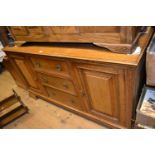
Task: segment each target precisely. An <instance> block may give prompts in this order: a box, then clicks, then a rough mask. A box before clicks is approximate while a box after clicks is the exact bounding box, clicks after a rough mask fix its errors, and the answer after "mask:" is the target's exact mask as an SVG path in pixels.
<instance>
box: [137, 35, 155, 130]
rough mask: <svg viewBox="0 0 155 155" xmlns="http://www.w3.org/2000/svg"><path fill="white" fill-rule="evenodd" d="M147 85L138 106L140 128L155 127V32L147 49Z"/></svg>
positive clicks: (138, 124)
mask: <svg viewBox="0 0 155 155" xmlns="http://www.w3.org/2000/svg"><path fill="white" fill-rule="evenodd" d="M146 73H147V76H146V77H147V80H146V83H147V86H145V87H144V88H143V91H142V95H141V98H140V100H139V104H138V107H137V118H136V125H137V126H138V127H139V128H155V34H154V36H153V38H152V40H151V42H150V45H149V46H148V49H147V56H146Z"/></svg>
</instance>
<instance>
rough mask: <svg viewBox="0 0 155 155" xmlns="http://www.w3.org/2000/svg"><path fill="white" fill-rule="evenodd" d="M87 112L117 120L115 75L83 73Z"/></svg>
mask: <svg viewBox="0 0 155 155" xmlns="http://www.w3.org/2000/svg"><path fill="white" fill-rule="evenodd" d="M83 75H84V80H85V87H86V91H87V93H88V95H89V101H90V102H89V111H90V112H91V113H93V114H95V115H98V116H101V117H108V118H110V119H114V120H117V119H118V92H117V87H118V85H117V84H118V83H117V75H114V74H108V73H98V72H92V71H84V74H83Z"/></svg>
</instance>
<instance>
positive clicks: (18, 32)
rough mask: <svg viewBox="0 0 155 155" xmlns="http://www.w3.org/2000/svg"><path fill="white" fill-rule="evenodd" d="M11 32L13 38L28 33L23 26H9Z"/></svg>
mask: <svg viewBox="0 0 155 155" xmlns="http://www.w3.org/2000/svg"><path fill="white" fill-rule="evenodd" d="M11 32H12V33H13V35H14V36H15V37H16V36H26V35H28V31H27V29H26V27H25V26H11Z"/></svg>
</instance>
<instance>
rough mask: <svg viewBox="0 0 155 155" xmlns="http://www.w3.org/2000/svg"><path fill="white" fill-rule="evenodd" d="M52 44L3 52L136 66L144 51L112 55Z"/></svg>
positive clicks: (15, 47)
mask: <svg viewBox="0 0 155 155" xmlns="http://www.w3.org/2000/svg"><path fill="white" fill-rule="evenodd" d="M52 45H53V44H52V43H49V44H48V45H45V44H41V43H40V44H39V45H38V43H37V44H31V45H25V46H14V47H5V48H4V49H3V50H4V51H7V52H16V53H27V54H36V55H44V56H52V57H59V58H73V59H79V60H89V61H97V62H110V63H117V64H126V65H132V66H136V65H138V63H139V60H140V59H141V57H142V55H143V53H144V50H141V53H140V54H117V53H112V52H110V51H108V50H106V49H103V48H98V47H95V46H91V45H90V46H88V44H87V45H86V46H83V45H81V44H77V45H76V46H73V45H72V46H63V45H62V44H59V46H58V45H57V46H55V45H53V46H52Z"/></svg>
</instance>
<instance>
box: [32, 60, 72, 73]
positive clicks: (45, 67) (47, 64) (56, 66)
mask: <svg viewBox="0 0 155 155" xmlns="http://www.w3.org/2000/svg"><path fill="white" fill-rule="evenodd" d="M31 60H32V63H33V65H34V67H35V69H36V70H39V71H42V72H48V73H51V72H52V73H56V74H62V75H68V76H69V69H68V65H67V63H65V62H63V61H61V60H52V59H48V58H38V57H33V58H31Z"/></svg>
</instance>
